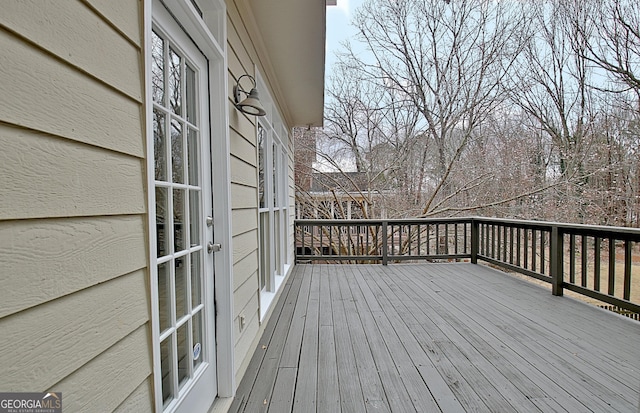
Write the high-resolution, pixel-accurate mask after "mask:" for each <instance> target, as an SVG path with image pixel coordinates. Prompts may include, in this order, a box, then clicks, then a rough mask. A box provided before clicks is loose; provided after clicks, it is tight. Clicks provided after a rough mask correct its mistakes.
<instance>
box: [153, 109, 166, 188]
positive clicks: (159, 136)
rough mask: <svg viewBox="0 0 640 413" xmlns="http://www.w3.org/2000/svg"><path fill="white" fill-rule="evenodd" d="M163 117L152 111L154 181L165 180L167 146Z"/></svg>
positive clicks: (161, 114)
mask: <svg viewBox="0 0 640 413" xmlns="http://www.w3.org/2000/svg"><path fill="white" fill-rule="evenodd" d="M165 130H166V126H165V116H164V114H163V113H160V112H158V111H157V110H155V109H154V110H153V158H154V169H155V177H156V181H166V180H167V145H166V140H167V137H166V134H165Z"/></svg>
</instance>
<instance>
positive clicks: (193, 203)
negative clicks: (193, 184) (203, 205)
mask: <svg viewBox="0 0 640 413" xmlns="http://www.w3.org/2000/svg"><path fill="white" fill-rule="evenodd" d="M201 223H202V218H201V217H200V191H199V190H197V189H192V190H190V191H189V229H190V235H189V237H190V238H191V246H192V247H195V246H196V245H200V224H201Z"/></svg>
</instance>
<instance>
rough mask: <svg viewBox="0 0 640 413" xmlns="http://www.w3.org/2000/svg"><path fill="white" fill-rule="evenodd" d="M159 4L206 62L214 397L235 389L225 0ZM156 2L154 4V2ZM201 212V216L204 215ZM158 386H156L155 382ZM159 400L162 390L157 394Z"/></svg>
mask: <svg viewBox="0 0 640 413" xmlns="http://www.w3.org/2000/svg"><path fill="white" fill-rule="evenodd" d="M158 1H161V0H144V4H143V7H144V33H143V38H144V61H145V67H144V78H145V95H144V96H145V101H146V102H147V103H146V104H145V126H146V134H145V141H146V142H149V139H150V137H149V134H150V133H152V131H153V125H152V120H153V103H152V96H151V90H152V88H151V59H150V56H151V30H152V23H153V7H154V3H156V2H158ZM162 3H163V4H164V5H165V6H166V8H167V9H168V10H169V11H170V12H171V14H172V15H173V17H174V18H175V19H176V20H177V21H178V22H179V24H180V25H181V26H182V28H183V29H184V30H185V31H186V32H187V33H188V35H189V37H190V38H191V39H192V40H193V42H194V43H195V44H196V45H197V47H198V48H199V49H200V51H201V52H202V54H203V55H204V56H205V57H206V58H207V59H208V61H209V70H208V75H209V124H210V131H209V136H210V142H211V143H210V150H211V153H210V160H211V173H212V193H213V194H215V195H214V196H213V197H212V198H213V199H212V207H213V221H214V226H215V230H214V238H213V242H214V243H219V244H220V245H222V250H221V251H219V252H217V253H215V254H216V255H215V260H214V292H215V296H214V301H215V332H214V335H215V341H216V343H215V350H216V354H215V357H216V367H217V385H218V389H217V393H218V397H232V396H233V395H234V393H235V387H236V385H235V367H234V339H233V250H232V243H231V188H230V185H229V182H230V176H231V172H230V160H229V154H230V142H229V128H228V125H229V112H228V110H229V109H228V105H227V100H228V96H229V91H228V85H227V81H226V79H227V77H226V74H227V55H226V44H227V39H226V6H225V3H224V0H214V1H209V2H207V8H206V9H203V10H197V9H196V8H195V7H194V5H193V4H192V3H191V1H190V0H162ZM156 4H157V3H156ZM153 159H154V154H153V145H147V162H146V169H147V182H151V178H152V177H153V176H154V170H153V162H152V161H149V160H153ZM147 203H148V204H147V208H149V210H150V208H154V207H155V194H154V191H151V188H150V187H149V186H148V187H147ZM205 216H206V215H205ZM148 218H149V220H148V225H149V229H150V228H152V226H154V225H155V222H152V214H150V213H149V214H148ZM147 232H148V233H150V231H147ZM155 244H156V241H155V239H152V238H151V237H150V238H149V249H148V253H149V260H148V262H149V270H150V271H149V277H150V281H151V284H150V285H151V286H152V288H151V291H150V295H151V297H150V298H151V300H150V306H151V308H150V310H151V311H150V312H151V330H152V341H153V343H152V348H151V349H150V351H151V352H152V354H153V366H154V368H153V371H154V384H155V385H154V387H155V388H156V390H155V393H154V400H155V401H156V402H155V405H156V407H155V409H156V411H157V412H161V411H162V403H160V405H159V406H158V403H157V400H158V395H159V392H161V390H157V389H158V384H159V383H160V380H161V379H160V375H161V373H160V371H157V370H158V366H159V365H160V360H159V354H157V351H155V348H156V347H159V344H160V343H159V342H158V337H159V331H157V330H158V327H157V322H158V319H159V314H158V311H157V309H156V306H155V301H154V299H157V288H153V280H154V275H155V272H156V270H155V269H154V268H153V266H152V265H150V263H151V262H152V260H153V258H152V257H154V256H155V255H154V254H155V253H156V245H155ZM160 388H161V386H160ZM160 400H161V395H160Z"/></svg>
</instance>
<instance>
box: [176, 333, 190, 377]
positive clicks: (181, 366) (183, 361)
mask: <svg viewBox="0 0 640 413" xmlns="http://www.w3.org/2000/svg"><path fill="white" fill-rule="evenodd" d="M188 326H189V323H184V324H183V325H181V326H180V327H179V328H178V334H177V339H178V387H182V385H183V384H184V383H185V382H186V381H187V379H188V378H189V363H190V362H191V359H190V358H189V354H190V353H191V352H190V351H189V349H190V348H191V346H190V345H189V337H187V333H188V331H189V330H188V328H187V327H188Z"/></svg>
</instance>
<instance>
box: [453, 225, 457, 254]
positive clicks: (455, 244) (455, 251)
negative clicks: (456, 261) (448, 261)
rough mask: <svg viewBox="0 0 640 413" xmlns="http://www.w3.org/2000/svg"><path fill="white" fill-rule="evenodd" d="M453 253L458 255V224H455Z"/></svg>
mask: <svg viewBox="0 0 640 413" xmlns="http://www.w3.org/2000/svg"><path fill="white" fill-rule="evenodd" d="M453 235H454V238H453V253H454V254H456V255H458V224H453Z"/></svg>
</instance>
